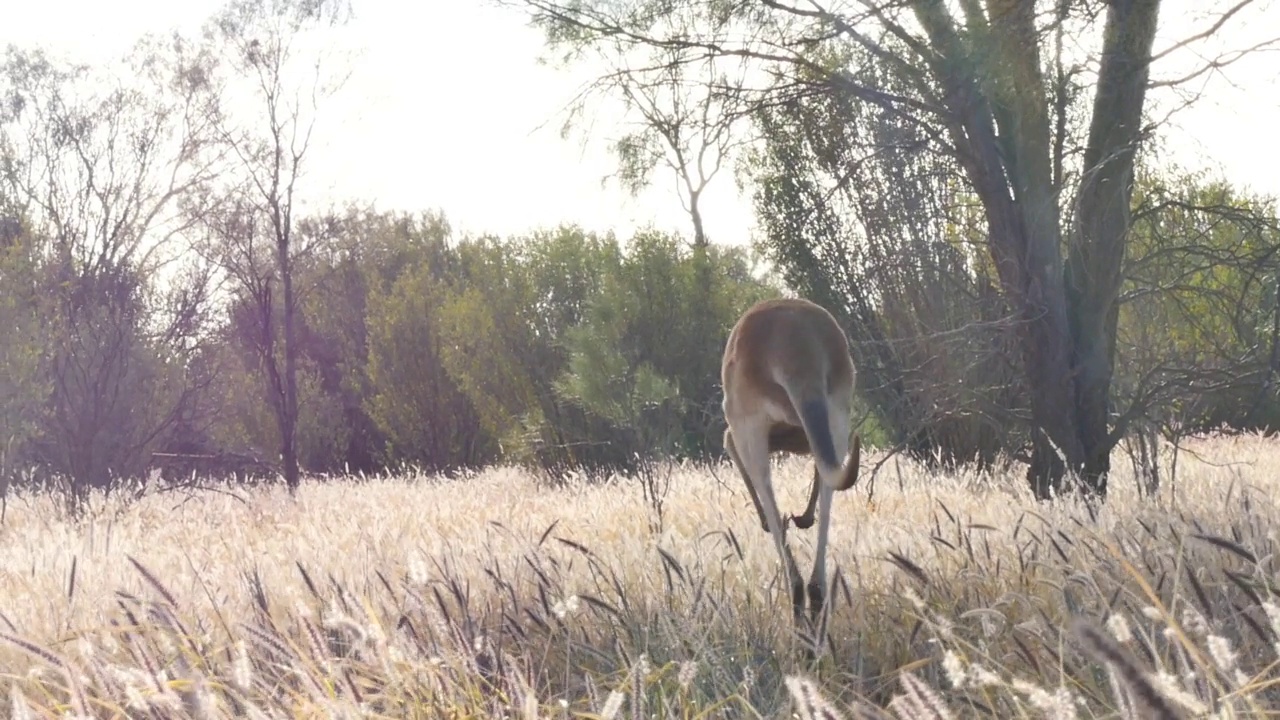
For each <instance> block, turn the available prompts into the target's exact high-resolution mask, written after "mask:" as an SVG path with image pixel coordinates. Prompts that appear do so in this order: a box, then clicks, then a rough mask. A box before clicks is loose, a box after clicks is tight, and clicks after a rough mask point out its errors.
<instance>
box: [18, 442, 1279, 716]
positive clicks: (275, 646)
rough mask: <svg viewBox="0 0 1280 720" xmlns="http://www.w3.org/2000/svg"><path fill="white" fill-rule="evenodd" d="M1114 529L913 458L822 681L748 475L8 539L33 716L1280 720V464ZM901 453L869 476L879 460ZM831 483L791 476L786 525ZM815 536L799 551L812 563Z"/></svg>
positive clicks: (332, 505) (195, 514)
mask: <svg viewBox="0 0 1280 720" xmlns="http://www.w3.org/2000/svg"><path fill="white" fill-rule="evenodd" d="M1190 451H1191V452H1194V453H1195V454H1197V455H1199V456H1200V458H1199V459H1197V458H1196V457H1193V456H1192V455H1191V454H1189V453H1188V452H1183V453H1182V454H1181V455H1180V458H1179V469H1178V475H1177V479H1176V485H1174V486H1173V487H1170V486H1169V485H1166V487H1165V488H1164V491H1163V495H1162V496H1161V497H1159V498H1157V499H1154V500H1142V499H1139V498H1138V497H1137V495H1136V492H1135V484H1136V483H1135V482H1134V480H1133V478H1132V475H1131V474H1130V473H1129V472H1128V470H1127V468H1128V464H1127V461H1125V460H1124V459H1123V457H1122V456H1121V455H1119V454H1117V457H1116V459H1115V465H1116V473H1115V475H1114V476H1113V479H1112V486H1113V488H1114V489H1113V492H1112V495H1111V498H1110V499H1109V501H1108V503H1107V504H1106V505H1105V506H1104V507H1102V508H1101V509H1100V510H1099V511H1098V512H1097V514H1096V517H1092V516H1091V515H1090V513H1089V511H1088V509H1087V508H1085V507H1083V506H1081V505H1079V504H1077V503H1070V502H1062V503H1058V504H1056V505H1053V506H1043V505H1040V506H1038V505H1036V504H1035V503H1034V502H1033V501H1032V500H1031V498H1030V496H1029V494H1028V493H1027V492H1025V490H1024V489H1023V483H1022V482H1020V481H1019V480H1018V479H1016V478H1013V477H1004V478H1002V477H996V478H983V477H977V476H942V477H940V476H931V475H928V474H926V473H925V472H923V471H921V470H920V469H919V468H917V467H915V466H912V465H910V464H908V463H906V462H905V461H904V462H902V463H896V462H894V461H890V462H889V463H888V464H886V465H885V467H884V468H883V469H882V470H881V472H880V474H879V476H878V478H877V479H876V490H875V502H874V504H870V505H869V504H868V502H867V479H866V478H865V477H864V479H863V481H862V482H861V483H860V484H859V486H858V487H857V488H856V489H855V490H853V491H850V492H847V493H843V494H840V495H838V496H837V498H836V501H835V508H834V513H833V514H834V521H833V527H832V538H831V539H832V544H831V550H830V552H831V555H830V561H831V563H833V565H834V566H837V567H838V573H837V577H836V579H835V584H836V586H835V592H834V593H832V601H833V603H834V608H833V618H832V628H831V642H830V646H829V650H830V652H829V653H827V654H826V655H824V656H822V657H821V658H820V659H819V660H817V661H814V662H810V661H809V660H807V659H806V656H805V654H804V653H802V652H801V642H800V641H799V639H797V638H796V637H795V635H794V632H793V629H792V627H791V622H790V607H789V601H788V600H787V598H786V594H785V592H784V591H782V589H781V588H780V587H779V585H778V582H779V567H778V563H777V557H776V554H775V552H774V550H773V548H772V544H771V542H770V540H769V538H768V535H767V534H766V533H765V532H764V531H763V530H761V528H760V526H759V524H758V520H757V518H756V515H755V512H754V511H753V509H752V507H751V504H750V500H749V499H748V498H747V495H746V492H745V488H744V487H743V485H742V482H741V480H740V479H739V478H738V477H737V476H736V475H733V474H732V473H731V472H730V471H729V470H728V468H727V466H726V467H721V468H720V469H718V471H717V472H715V473H710V472H704V471H697V472H695V471H681V470H676V471H675V472H676V475H675V477H674V478H673V483H672V489H671V494H670V496H669V497H668V499H667V503H666V508H665V513H664V518H665V522H664V526H663V528H662V530H661V532H660V533H657V534H655V533H653V532H652V531H651V530H650V517H649V516H648V515H647V510H646V506H645V504H644V502H643V500H642V495H641V489H640V487H639V485H638V483H636V482H632V481H627V480H620V481H617V482H615V483H612V484H608V485H597V486H588V485H585V484H571V486H570V487H568V488H566V489H559V490H547V489H540V488H539V487H538V486H537V485H536V483H535V482H534V481H533V480H532V479H531V478H530V477H528V476H525V475H523V474H521V473H519V472H516V471H512V470H504V469H498V470H492V471H490V472H487V473H484V474H481V475H478V476H476V477H471V478H466V479H461V480H451V481H440V480H436V479H432V478H425V477H413V478H391V479H372V480H346V481H332V482H328V483H324V484H319V483H311V484H307V485H305V486H304V488H303V490H302V491H301V493H300V495H299V497H298V498H297V499H296V500H291V499H290V498H289V497H288V496H287V494H285V493H284V491H283V490H278V489H266V490H254V491H236V490H235V489H232V488H217V489H214V490H209V491H203V492H200V493H198V494H183V495H179V494H174V493H155V494H151V495H149V496H147V497H145V498H144V499H143V500H142V501H140V502H137V503H134V504H131V505H127V506H125V505H121V506H116V505H113V504H112V503H111V502H109V501H101V500H99V501H98V503H97V507H96V508H95V511H94V512H93V513H92V515H91V517H90V518H89V519H87V520H85V521H82V522H80V523H78V524H72V523H70V522H68V521H66V520H65V519H63V518H62V517H61V516H60V515H59V513H58V511H57V509H56V508H57V505H56V503H55V502H54V501H53V500H52V499H50V498H48V497H44V496H39V495H28V496H19V497H16V498H10V500H9V508H8V513H7V519H6V522H5V524H4V525H3V527H0V631H2V635H3V641H4V642H2V643H0V669H2V670H0V672H2V673H3V677H4V678H5V680H4V684H5V685H6V687H5V692H6V693H7V694H8V695H9V697H10V702H9V703H8V706H7V711H8V716H9V717H54V716H58V717H62V716H66V715H72V716H81V717H84V716H91V717H187V716H191V717H356V716H370V717H410V718H417V717H430V718H436V717H439V718H478V717H520V718H534V717H539V718H542V717H551V718H560V717H596V716H602V717H654V716H656V717H681V718H686V717H687V718H692V717H734V718H737V717H792V716H793V713H795V714H798V715H799V716H800V717H823V718H825V717H900V718H933V717H1001V718H1006V717H1052V718H1071V717H1080V718H1095V717H1097V718H1102V717H1252V716H1260V715H1263V714H1267V713H1268V712H1270V713H1275V712H1277V711H1280V697H1277V691H1276V689H1275V687H1274V686H1275V680H1276V679H1277V678H1278V677H1280V673H1277V672H1276V663H1277V648H1278V645H1277V642H1278V640H1280V609H1278V608H1280V605H1277V604H1273V596H1272V589H1271V588H1272V587H1273V580H1272V578H1273V575H1274V572H1275V568H1274V560H1273V555H1274V548H1275V543H1276V539H1275V527H1276V523H1275V522H1274V521H1273V519H1274V518H1275V517H1276V510H1277V498H1278V497H1280V482H1278V481H1277V480H1276V477H1275V474H1274V473H1273V472H1272V468H1273V467H1275V466H1276V461H1277V460H1280V445H1277V444H1274V443H1271V442H1268V441H1266V440H1263V439H1261V438H1258V437H1244V438H1235V439H1214V440H1206V441H1199V442H1195V443H1193V444H1191V446H1190ZM875 459H876V457H875V455H874V453H867V454H866V455H865V456H864V462H865V463H867V464H870V463H873V462H874V461H875ZM809 472H810V470H809V466H808V465H807V464H806V463H804V462H803V461H801V460H799V459H790V460H787V461H784V462H783V463H782V464H781V465H780V466H779V467H777V468H776V470H775V481H776V484H777V485H778V490H779V493H780V496H781V502H782V505H783V509H784V511H786V510H788V509H790V511H793V512H794V511H798V510H799V508H800V507H801V506H802V503H803V502H804V500H805V492H806V490H807V487H808V477H809ZM813 534H814V533H813V532H812V531H799V530H792V531H791V532H790V533H789V541H790V542H791V543H792V547H793V548H794V549H795V550H796V552H797V556H798V560H800V562H801V563H802V564H805V563H807V562H808V561H809V559H810V558H811V554H810V553H811V549H812V542H813Z"/></svg>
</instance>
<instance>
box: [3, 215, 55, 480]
mask: <svg viewBox="0 0 1280 720" xmlns="http://www.w3.org/2000/svg"><path fill="white" fill-rule="evenodd" d="M11 242H12V244H11V245H9V246H8V247H0V286H2V287H3V288H4V292H0V483H3V482H4V481H5V478H4V477H3V475H5V474H6V473H8V472H9V471H10V470H11V469H12V462H13V461H17V460H20V457H17V456H15V453H19V454H20V453H21V451H22V450H23V449H24V448H25V447H26V446H27V445H28V443H29V442H30V441H31V439H32V438H33V437H35V435H36V433H37V432H38V430H39V428H40V427H41V425H42V423H43V422H44V421H45V420H46V419H47V415H46V409H47V401H48V397H49V393H50V392H51V391H52V384H51V382H50V380H49V376H48V366H47V358H46V354H45V347H44V344H43V342H42V340H43V338H44V336H43V333H42V332H41V328H40V324H41V323H40V313H39V304H38V295H39V285H38V281H37V278H36V267H35V263H34V261H33V258H32V257H31V251H30V248H29V246H28V242H29V239H27V238H24V237H14V238H12V239H11Z"/></svg>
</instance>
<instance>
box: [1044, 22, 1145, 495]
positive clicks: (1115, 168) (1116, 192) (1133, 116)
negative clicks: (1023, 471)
mask: <svg viewBox="0 0 1280 720" xmlns="http://www.w3.org/2000/svg"><path fill="white" fill-rule="evenodd" d="M1159 8H1160V1H1159V0H1117V1H1116V2H1112V3H1110V4H1109V9H1108V10H1107V24H1106V30H1105V33H1106V34H1105V36H1104V38H1103V46H1102V63H1101V66H1100V68H1099V72H1098V86H1097V92H1096V95H1095V96H1094V105H1093V121H1092V124H1091V126H1090V128H1089V144H1088V146H1087V147H1086V148H1085V154H1084V167H1085V168H1086V171H1085V175H1084V178H1083V179H1082V181H1081V183H1080V194H1079V202H1078V204H1077V205H1076V222H1075V233H1074V234H1073V236H1072V238H1071V242H1070V244H1069V247H1068V249H1067V268H1066V285H1067V290H1068V300H1069V302H1070V307H1071V319H1072V324H1071V335H1072V341H1073V345H1074V349H1075V356H1074V358H1073V363H1074V374H1075V382H1076V387H1077V391H1076V409H1075V415H1076V423H1077V427H1078V432H1079V435H1080V441H1081V442H1082V443H1083V445H1084V452H1085V456H1084V463H1083V468H1081V479H1082V480H1083V481H1084V483H1085V485H1086V487H1087V488H1089V489H1090V490H1093V491H1095V492H1097V493H1098V494H1099V495H1103V496H1105V495H1106V491H1107V474H1108V472H1109V471H1110V469H1111V449H1112V448H1113V447H1115V444H1116V442H1117V441H1118V440H1119V438H1118V437H1113V436H1112V434H1111V433H1109V432H1108V428H1107V425H1108V423H1107V419H1108V406H1109V400H1110V397H1111V376H1112V372H1113V369H1114V366H1115V353H1116V325H1117V321H1118V318H1119V312H1120V306H1119V304H1118V302H1117V300H1118V298H1119V294H1120V283H1121V281H1122V279H1123V276H1122V274H1121V266H1122V264H1123V262H1124V252H1125V245H1126V241H1127V237H1126V236H1127V234H1128V232H1129V222H1130V218H1129V203H1130V200H1131V196H1132V190H1133V159H1134V154H1135V152H1136V150H1137V146H1138V143H1139V142H1140V141H1141V123H1142V108H1143V103H1144V101H1145V98H1146V90H1147V78H1148V74H1149V69H1150V61H1149V58H1150V57H1151V46H1152V43H1153V42H1154V40H1155V34H1156V21H1157V16H1158V14H1159Z"/></svg>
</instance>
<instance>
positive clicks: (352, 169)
mask: <svg viewBox="0 0 1280 720" xmlns="http://www.w3.org/2000/svg"><path fill="white" fill-rule="evenodd" d="M354 2H355V12H356V19H355V20H354V21H353V23H352V25H351V26H350V27H349V28H347V29H346V30H344V32H350V33H352V38H351V39H352V41H353V43H354V44H355V45H356V46H359V47H362V48H363V54H362V55H361V56H360V58H359V60H358V63H357V65H356V67H355V68H354V74H353V76H352V78H351V80H350V81H349V83H348V85H347V87H346V88H345V89H344V91H343V94H342V96H341V100H340V102H338V103H335V104H333V105H331V106H330V107H329V108H328V110H326V111H325V112H324V113H323V114H322V116H321V120H320V122H321V125H320V126H319V127H318V128H317V134H318V140H319V141H320V144H319V145H317V146H316V147H315V151H314V154H313V155H312V156H311V159H310V166H309V167H310V174H309V176H308V178H307V179H306V182H307V183H308V186H307V187H306V188H305V189H304V192H306V193H307V194H308V195H310V196H311V197H314V198H316V199H318V200H321V201H326V200H329V199H333V200H340V199H342V198H356V199H360V200H365V201H372V202H373V203H374V204H375V206H376V207H378V208H380V209H403V210H410V211H416V210H422V209H442V210H444V212H445V213H446V215H447V216H448V217H449V218H450V220H451V222H452V223H453V225H454V227H455V228H456V229H459V230H464V231H474V232H485V231H488V232H496V233H499V234H503V235H506V234H511V233H517V232H522V231H525V230H528V229H530V228H533V227H539V226H550V225H554V224H556V223H559V222H574V223H578V224H581V225H583V226H584V227H586V228H588V229H595V230H606V229H610V228H613V229H616V230H618V231H619V232H620V233H623V234H624V235H625V234H626V233H628V232H630V230H631V229H632V228H634V227H635V226H637V225H647V224H654V225H656V226H658V227H659V228H663V229H678V230H681V231H688V220H687V216H686V215H685V214H684V211H683V210H682V208H681V205H680V201H679V196H678V195H677V194H676V192H675V185H674V182H673V181H672V180H671V178H670V176H669V175H659V176H658V179H657V182H656V183H655V185H656V187H655V189H654V190H653V191H651V192H650V193H648V194H647V195H646V196H644V197H642V198H640V199H638V200H632V199H629V198H628V197H627V196H626V195H625V193H624V192H623V191H622V190H620V189H619V188H618V187H617V185H616V183H613V182H610V183H609V184H608V185H605V186H602V179H603V178H604V177H605V176H606V175H608V174H609V173H610V172H611V171H612V170H613V168H614V163H613V160H612V158H611V157H610V156H609V155H608V153H607V152H606V149H605V146H604V144H603V142H601V141H600V140H594V141H592V142H591V144H589V145H588V146H586V147H585V148H584V147H583V141H582V139H581V137H580V136H578V135H575V136H571V137H570V138H569V139H567V140H566V139H562V138H561V137H560V135H559V125H560V122H559V112H560V111H561V110H562V109H563V107H564V106H565V105H566V103H568V102H569V100H570V99H571V98H572V97H573V95H574V93H575V90H576V89H577V88H578V86H579V84H580V83H581V82H582V81H583V80H584V79H587V78H588V77H589V75H587V74H578V75H577V76H576V77H569V76H566V75H565V74H563V73H561V72H560V71H557V70H555V69H552V68H550V67H545V66H539V65H538V64H537V63H536V58H537V56H538V54H539V51H540V50H541V47H542V37H541V35H540V34H539V33H538V32H537V31H535V30H532V29H529V28H527V27H525V25H524V18H523V17H522V16H521V15H519V14H513V13H511V12H510V11H506V10H502V9H497V8H494V7H491V6H490V5H489V3H487V2H484V1H483V0H427V1H426V2H403V1H401V0H354ZM219 4H220V2H219V0H184V2H173V1H172V0H114V1H113V2H109V3H105V2H97V1H96V0H44V1H43V2H38V3H21V4H19V3H17V2H12V3H11V6H10V7H9V8H7V9H6V11H5V13H4V15H5V18H4V23H3V24H0V45H7V44H9V43H15V44H19V45H23V46H30V45H38V46H41V47H44V48H46V49H48V50H50V51H53V52H55V53H58V54H65V55H68V56H71V57H74V58H76V59H84V60H94V59H102V58H108V57H111V56H112V55H114V54H117V53H120V52H122V51H123V50H124V49H126V48H127V47H128V46H129V45H130V44H132V42H133V41H134V40H135V39H136V38H137V37H139V36H140V35H141V34H142V33H145V32H149V31H164V30H166V29H169V28H172V27H174V26H175V25H178V26H183V27H185V28H192V29H194V28H195V27H196V26H198V24H199V23H200V22H201V21H202V20H203V19H204V18H205V17H207V16H208V15H209V14H211V13H212V12H213V11H214V10H215V9H216V8H217V7H218V5H219ZM1222 4H1223V0H1212V1H1211V2H1207V3H1206V2H1200V0H1165V3H1164V9H1163V12H1162V17H1161V19H1162V28H1163V32H1162V35H1163V36H1164V37H1165V39H1162V40H1161V41H1158V42H1157V49H1161V48H1163V47H1167V46H1168V45H1169V41H1168V39H1167V38H1171V37H1175V36H1181V35H1185V28H1187V27H1197V28H1199V27H1203V25H1204V23H1203V21H1201V22H1195V20H1196V18H1197V17H1203V16H1202V15H1199V12H1200V11H1199V9H1200V8H1203V7H1205V6H1214V7H1217V6H1221V5H1222ZM1232 4H1234V3H1232ZM1257 5H1258V7H1257V8H1255V9H1251V10H1250V11H1249V13H1248V15H1247V16H1246V17H1244V18H1243V19H1244V20H1245V22H1243V23H1232V25H1231V26H1230V27H1233V28H1234V27H1238V26H1239V27H1242V29H1241V30H1238V31H1237V32H1243V33H1252V34H1251V35H1249V36H1248V37H1244V36H1240V35H1237V36H1236V37H1233V38H1232V39H1231V40H1232V45H1233V46H1234V47H1240V46H1243V45H1246V44H1248V43H1249V42H1250V41H1252V40H1253V39H1254V38H1255V37H1257V36H1258V33H1260V32H1262V33H1265V32H1270V33H1280V7H1276V5H1277V2H1276V1H1275V0H1258V3H1257ZM1192 8H1196V9H1197V10H1196V11H1194V12H1196V13H1197V14H1196V15H1192V14H1189V13H1190V12H1192V10H1191V9H1192ZM1189 23H1191V24H1190V25H1189ZM1268 28H1272V29H1270V30H1268ZM1236 38H1240V41H1239V42H1236ZM1276 59H1277V56H1276V54H1275V53H1264V54H1261V55H1258V56H1257V57H1254V58H1251V59H1249V60H1246V61H1242V62H1241V63H1239V64H1237V65H1235V66H1232V67H1231V68H1229V69H1228V70H1227V71H1226V72H1227V78H1228V79H1230V80H1232V81H1234V83H1235V84H1234V86H1233V85H1232V84H1230V83H1227V82H1224V81H1223V80H1221V79H1220V78H1219V79H1214V80H1212V81H1210V82H1209V84H1208V85H1207V86H1205V87H1204V88H1203V90H1204V97H1202V98H1201V101H1200V102H1199V103H1198V104H1197V106H1196V107H1195V108H1193V109H1191V110H1189V111H1185V112H1184V113H1182V114H1180V115H1179V116H1177V118H1176V119H1175V121H1174V128H1173V129H1174V133H1175V134H1174V135H1173V137H1176V138H1178V139H1179V142H1180V148H1181V149H1182V152H1181V153H1180V155H1181V157H1180V158H1179V160H1180V161H1181V162H1183V163H1184V164H1188V165H1193V166H1194V165H1199V164H1202V163H1204V162H1206V161H1208V162H1211V163H1213V164H1215V166H1217V167H1220V168H1221V169H1222V171H1223V172H1224V173H1225V174H1226V176H1227V177H1228V178H1230V179H1231V180H1232V181H1233V182H1236V183H1238V184H1244V185H1248V186H1251V187H1253V188H1254V189H1256V190H1259V191H1264V192H1268V193H1275V194H1277V195H1280V173H1278V172H1277V170H1276V169H1277V168H1278V167H1280V142H1278V141H1277V134H1276V131H1277V129H1280V93H1277V92H1276V90H1277V88H1278V87H1280V63H1277V62H1276ZM1189 60H1190V58H1187V61H1189ZM588 72H589V71H588ZM544 123H545V127H542V128H541V129H539V126H540V125H543V124H544ZM596 127H597V129H598V130H599V131H600V132H603V133H608V132H610V131H612V128H610V127H609V126H608V125H607V124H604V123H598V124H597V126H596ZM704 213H705V215H706V224H707V230H708V232H709V234H710V235H711V237H712V238H713V239H714V240H716V241H719V242H728V243H739V242H743V241H745V240H746V239H747V234H748V232H749V230H750V228H751V227H752V226H753V225H754V222H753V220H752V218H751V212H750V206H749V204H748V203H747V202H746V200H745V199H742V198H739V197H738V192H737V189H736V186H735V183H734V178H733V176H732V174H731V171H728V169H726V171H725V172H722V174H721V175H720V176H718V177H717V179H716V181H715V182H714V183H713V186H712V187H711V188H710V189H708V191H707V196H706V198H705V200H704Z"/></svg>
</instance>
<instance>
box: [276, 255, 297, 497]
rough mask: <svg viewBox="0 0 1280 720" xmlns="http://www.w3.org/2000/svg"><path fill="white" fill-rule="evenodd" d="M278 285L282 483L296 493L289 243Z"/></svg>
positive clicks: (294, 342)
mask: <svg viewBox="0 0 1280 720" xmlns="http://www.w3.org/2000/svg"><path fill="white" fill-rule="evenodd" d="M277 252H278V258H277V259H278V261H279V264H280V283H281V285H282V286H283V290H284V297H283V298H282V301H283V304H284V318H283V321H284V378H283V380H284V398H283V400H284V407H283V408H282V412H281V413H280V459H281V461H282V462H283V463H284V482H285V484H286V485H287V486H288V487H289V492H290V493H296V492H297V491H298V483H299V477H298V475H299V472H298V449H297V434H298V433H297V431H298V343H297V339H296V337H295V335H296V331H295V322H294V320H295V318H294V315H295V310H296V309H295V307H294V301H293V267H292V265H291V264H290V261H289V260H290V259H289V243H288V240H285V241H284V242H281V243H280V244H279V246H278V248H277Z"/></svg>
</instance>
